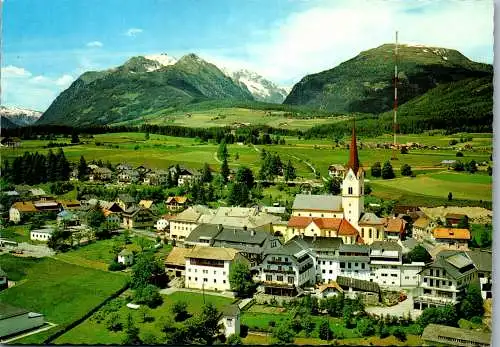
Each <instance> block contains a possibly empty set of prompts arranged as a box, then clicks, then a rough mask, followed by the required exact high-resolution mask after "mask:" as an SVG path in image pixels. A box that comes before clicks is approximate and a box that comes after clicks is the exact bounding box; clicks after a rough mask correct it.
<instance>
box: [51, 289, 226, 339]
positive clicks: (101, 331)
mask: <svg viewBox="0 0 500 347" xmlns="http://www.w3.org/2000/svg"><path fill="white" fill-rule="evenodd" d="M115 301H117V302H119V303H120V305H122V307H121V308H120V309H119V310H118V314H119V316H120V319H121V321H122V322H123V323H125V321H126V318H127V315H128V313H131V314H132V317H133V319H134V322H135V323H136V325H137V327H138V328H139V329H140V336H141V337H143V336H144V334H145V333H152V334H154V335H155V336H157V337H159V338H161V335H162V334H161V333H160V331H159V330H158V328H157V326H156V323H157V321H158V319H159V318H160V317H162V316H170V317H171V316H172V313H171V307H172V305H173V304H174V303H175V302H177V301H185V302H187V304H188V312H189V313H190V314H192V315H196V314H199V313H200V312H201V310H202V307H203V295H202V294H197V293H190V292H175V293H173V294H171V295H164V296H163V304H162V305H161V306H159V307H157V308H155V309H152V310H150V314H151V316H152V317H154V321H153V322H147V323H141V322H140V319H139V312H138V311H137V310H131V309H129V308H127V307H126V306H125V304H126V303H127V301H126V300H125V299H124V298H123V297H121V298H117V299H115ZM205 302H206V303H212V304H214V305H215V306H216V307H217V308H218V309H219V310H220V309H222V308H223V307H225V306H226V305H229V304H231V303H232V302H233V299H229V298H225V297H220V296H213V295H205ZM97 314H99V313H97ZM94 316H95V315H94ZM123 336H124V332H123V331H120V332H110V331H108V330H107V329H106V326H105V323H104V322H101V323H97V322H96V321H95V319H93V317H91V318H89V319H87V320H86V321H85V322H83V323H82V324H80V325H78V326H77V327H75V328H74V329H72V330H71V331H69V332H67V333H66V334H64V335H62V336H61V337H59V338H58V339H56V341H55V343H56V344H119V343H120V342H121V340H122V338H123Z"/></svg>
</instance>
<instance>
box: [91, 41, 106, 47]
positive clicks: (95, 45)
mask: <svg viewBox="0 0 500 347" xmlns="http://www.w3.org/2000/svg"><path fill="white" fill-rule="evenodd" d="M102 46H104V45H103V43H102V42H101V41H90V42H87V47H91V48H95V47H97V48H99V47H102Z"/></svg>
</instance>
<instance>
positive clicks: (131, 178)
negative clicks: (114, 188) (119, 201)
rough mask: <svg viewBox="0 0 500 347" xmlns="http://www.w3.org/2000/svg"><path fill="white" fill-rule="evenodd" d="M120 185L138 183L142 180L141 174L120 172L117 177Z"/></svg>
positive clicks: (131, 171) (127, 171)
mask: <svg viewBox="0 0 500 347" xmlns="http://www.w3.org/2000/svg"><path fill="white" fill-rule="evenodd" d="M116 178H117V181H118V183H125V184H126V183H137V182H139V179H140V174H139V172H138V171H137V170H123V171H118V174H117V175H116Z"/></svg>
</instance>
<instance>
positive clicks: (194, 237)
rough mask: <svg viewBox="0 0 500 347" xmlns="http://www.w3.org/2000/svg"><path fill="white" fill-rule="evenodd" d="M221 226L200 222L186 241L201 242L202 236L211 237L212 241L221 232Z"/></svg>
mask: <svg viewBox="0 0 500 347" xmlns="http://www.w3.org/2000/svg"><path fill="white" fill-rule="evenodd" d="M220 227H222V226H220ZM220 227H219V225H217V224H200V225H198V226H197V227H196V228H194V229H193V230H191V233H189V236H188V237H186V239H185V240H184V242H199V240H200V237H204V238H209V239H210V241H212V240H213V239H214V237H215V236H217V234H218V233H219V228H220Z"/></svg>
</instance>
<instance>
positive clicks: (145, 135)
mask: <svg viewBox="0 0 500 347" xmlns="http://www.w3.org/2000/svg"><path fill="white" fill-rule="evenodd" d="M144 140H145V141H147V140H149V133H145V134H144Z"/></svg>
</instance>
